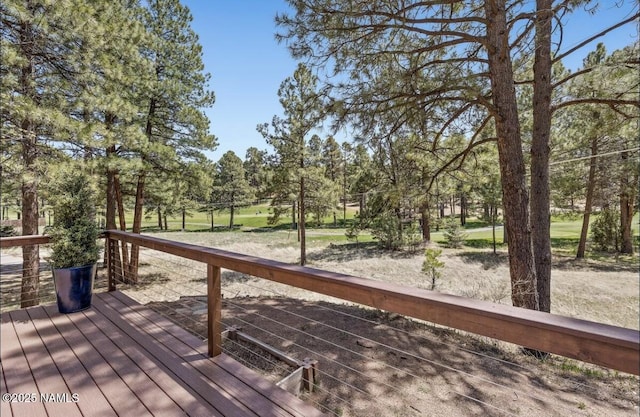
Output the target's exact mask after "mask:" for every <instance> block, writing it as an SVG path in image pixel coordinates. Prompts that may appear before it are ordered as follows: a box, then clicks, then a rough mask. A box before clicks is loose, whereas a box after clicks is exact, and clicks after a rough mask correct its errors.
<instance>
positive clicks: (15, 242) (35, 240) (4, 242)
mask: <svg viewBox="0 0 640 417" xmlns="http://www.w3.org/2000/svg"><path fill="white" fill-rule="evenodd" d="M47 243H49V236H46V235H27V236H11V237H0V248H3V249H4V248H12V247H16V246H29V245H46V244H47Z"/></svg>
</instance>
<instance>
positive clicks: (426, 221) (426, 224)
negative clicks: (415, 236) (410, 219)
mask: <svg viewBox="0 0 640 417" xmlns="http://www.w3.org/2000/svg"><path fill="white" fill-rule="evenodd" d="M420 217H421V219H422V241H423V242H425V243H428V242H431V215H430V213H429V203H425V204H423V205H422V207H421V209H420Z"/></svg>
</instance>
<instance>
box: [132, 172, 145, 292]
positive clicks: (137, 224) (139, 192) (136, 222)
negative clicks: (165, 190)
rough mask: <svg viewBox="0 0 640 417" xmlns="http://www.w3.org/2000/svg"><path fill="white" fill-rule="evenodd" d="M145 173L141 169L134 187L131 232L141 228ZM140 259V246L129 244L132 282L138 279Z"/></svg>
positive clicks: (137, 231)
mask: <svg viewBox="0 0 640 417" xmlns="http://www.w3.org/2000/svg"><path fill="white" fill-rule="evenodd" d="M146 176H147V173H146V171H144V170H142V171H141V172H140V173H139V174H138V186H137V187H136V202H135V206H134V211H133V227H132V229H131V231H132V232H133V233H140V231H141V230H142V211H143V210H144V182H145V179H146ZM139 261H140V247H139V246H138V245H135V244H133V243H132V244H131V261H130V262H129V273H130V276H129V279H130V280H131V281H132V282H137V281H138V265H139Z"/></svg>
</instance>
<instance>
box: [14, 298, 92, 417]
mask: <svg viewBox="0 0 640 417" xmlns="http://www.w3.org/2000/svg"><path fill="white" fill-rule="evenodd" d="M11 318H12V320H13V322H14V329H15V331H16V334H17V335H18V338H19V339H20V343H21V344H22V350H23V352H24V354H25V357H26V358H27V361H28V362H29V367H30V368H31V373H32V375H33V377H34V379H35V381H36V382H37V384H38V385H39V386H45V387H47V388H48V389H50V390H51V392H50V393H60V394H66V395H68V396H69V397H71V393H70V392H69V388H68V387H67V384H66V383H65V381H64V378H62V375H60V372H58V370H57V369H56V365H55V363H54V362H53V359H52V358H51V356H50V355H49V351H48V350H47V348H46V346H45V345H44V344H43V343H42V340H41V339H40V336H39V335H37V331H36V328H35V326H34V325H33V322H31V320H30V319H29V315H28V314H27V312H26V311H25V310H18V311H13V312H11ZM36 335H37V337H35V336H36ZM31 336H34V337H31ZM44 407H45V409H46V410H47V414H48V415H49V417H56V416H60V417H67V416H68V417H75V416H82V414H81V413H80V409H79V408H78V405H77V403H74V402H73V401H72V400H71V401H70V402H60V403H56V404H53V403H50V402H46V403H44Z"/></svg>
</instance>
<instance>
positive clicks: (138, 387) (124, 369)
mask: <svg viewBox="0 0 640 417" xmlns="http://www.w3.org/2000/svg"><path fill="white" fill-rule="evenodd" d="M88 316H95V313H94V312H93V311H88V312H86V313H84V314H69V315H68V316H67V318H68V319H70V320H71V321H72V322H73V323H74V324H75V325H76V327H77V328H78V330H79V331H80V332H81V333H82V334H84V335H85V336H86V337H87V339H88V340H89V342H90V343H91V345H92V346H93V348H94V349H95V350H96V351H97V352H98V353H99V354H100V355H102V357H104V358H105V359H107V360H108V361H109V364H110V365H111V367H112V368H113V369H114V371H115V372H116V373H117V374H118V375H119V376H120V378H121V379H122V380H123V381H124V383H125V384H126V385H127V386H128V387H129V389H130V390H131V391H132V392H133V393H135V395H136V396H137V397H138V398H139V399H140V401H142V402H143V403H144V404H145V405H146V407H147V408H148V409H149V411H150V412H151V413H152V414H153V415H166V416H178V415H183V414H184V412H183V410H182V409H181V408H180V407H179V406H178V405H177V404H176V403H175V402H174V401H173V400H172V399H171V397H169V395H167V394H166V393H165V392H164V391H163V390H162V388H161V387H160V386H158V388H159V389H158V390H156V389H155V388H154V389H153V390H151V389H149V387H153V386H154V385H156V382H155V381H154V380H153V379H152V378H151V377H149V375H147V373H146V372H144V369H143V368H142V367H141V365H140V364H139V363H137V362H135V361H134V360H132V359H131V358H130V357H129V356H127V355H126V354H125V353H124V351H123V349H122V347H118V346H116V345H115V344H114V343H113V342H112V341H111V340H110V339H109V338H108V337H107V336H106V334H105V332H107V329H108V325H107V324H106V323H104V322H98V323H95V324H94V322H92V321H91V319H90V318H89V317H88ZM107 334H108V333H107Z"/></svg>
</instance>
